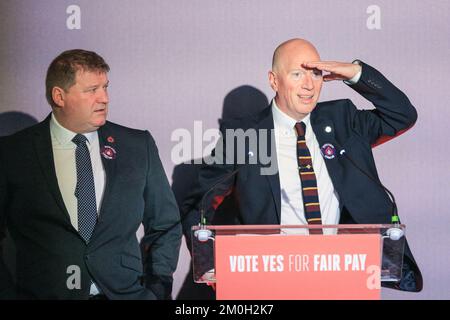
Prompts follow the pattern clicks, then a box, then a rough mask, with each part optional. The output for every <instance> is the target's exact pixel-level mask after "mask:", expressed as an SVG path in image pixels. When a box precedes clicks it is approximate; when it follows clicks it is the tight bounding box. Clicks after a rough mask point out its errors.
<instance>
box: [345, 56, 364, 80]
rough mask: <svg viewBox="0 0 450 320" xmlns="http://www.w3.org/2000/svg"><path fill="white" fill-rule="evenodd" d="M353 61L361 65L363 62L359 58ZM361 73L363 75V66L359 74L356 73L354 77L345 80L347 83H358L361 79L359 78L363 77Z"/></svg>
mask: <svg viewBox="0 0 450 320" xmlns="http://www.w3.org/2000/svg"><path fill="white" fill-rule="evenodd" d="M352 63H353V64H359V65H361V63H360V62H359V60H355V61H353V62H352ZM361 75H362V68H361V70H360V71H359V72H358V73H357V74H355V75H354V76H353V78H351V79H348V80H344V82H345V83H346V84H348V85H352V84H355V83H357V82H358V81H359V79H360V78H361Z"/></svg>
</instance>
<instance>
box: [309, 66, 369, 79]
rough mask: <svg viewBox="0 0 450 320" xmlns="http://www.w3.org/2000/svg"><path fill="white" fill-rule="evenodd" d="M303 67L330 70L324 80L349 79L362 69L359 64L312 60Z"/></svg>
mask: <svg viewBox="0 0 450 320" xmlns="http://www.w3.org/2000/svg"><path fill="white" fill-rule="evenodd" d="M303 67H305V68H308V69H314V68H315V69H318V70H321V71H324V72H328V74H325V75H324V76H323V81H333V80H349V79H351V78H353V77H354V76H355V75H356V74H357V73H358V72H359V71H361V66H360V65H359V64H353V63H348V62H338V61H310V62H306V63H304V64H303Z"/></svg>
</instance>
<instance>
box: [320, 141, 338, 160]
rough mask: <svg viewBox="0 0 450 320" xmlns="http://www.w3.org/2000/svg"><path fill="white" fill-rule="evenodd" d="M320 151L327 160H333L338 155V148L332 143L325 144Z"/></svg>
mask: <svg viewBox="0 0 450 320" xmlns="http://www.w3.org/2000/svg"><path fill="white" fill-rule="evenodd" d="M320 151H321V152H322V155H323V157H324V158H325V159H333V158H334V157H335V155H336V148H335V147H334V146H333V145H332V144H331V143H325V144H324V145H323V146H322V147H321V148H320Z"/></svg>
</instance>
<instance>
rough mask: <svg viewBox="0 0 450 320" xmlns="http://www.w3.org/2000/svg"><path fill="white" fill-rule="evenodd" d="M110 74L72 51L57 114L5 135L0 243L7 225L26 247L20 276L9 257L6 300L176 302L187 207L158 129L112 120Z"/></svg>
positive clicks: (52, 89)
mask: <svg viewBox="0 0 450 320" xmlns="http://www.w3.org/2000/svg"><path fill="white" fill-rule="evenodd" d="M108 71H109V66H108V65H107V64H106V62H105V61H104V60H103V58H102V57H100V56H99V55H97V54H96V53H95V52H90V51H85V50H70V51H65V52H63V53H62V54H60V55H59V56H58V57H57V58H55V60H54V61H53V62H52V63H51V64H50V66H49V68H48V72H47V78H46V97H47V100H48V102H49V103H50V105H51V106H52V113H51V114H50V115H49V116H48V117H47V118H46V119H45V120H44V121H43V122H41V123H39V124H37V125H35V126H32V127H30V128H28V129H25V130H23V131H20V132H18V133H16V134H14V135H12V136H8V137H3V138H1V139H0V239H2V238H3V235H4V231H5V230H6V229H8V231H9V233H10V235H11V237H12V239H13V241H14V243H15V246H16V249H17V262H16V265H17V267H16V269H17V270H16V272H15V274H16V278H15V279H13V278H11V277H10V276H8V274H9V273H8V272H7V270H6V268H5V265H4V262H3V261H2V260H1V259H0V297H1V298H7V299H8V298H9V299H14V298H19V299H88V298H91V299H101V298H103V299H168V298H170V295H171V290H172V281H173V277H172V276H173V272H174V271H175V268H176V265H177V260H178V254H179V246H180V240H181V227H180V224H179V212H178V208H177V205H176V202H175V198H174V196H173V194H172V191H171V189H170V186H169V184H168V181H167V178H166V175H165V173H164V170H163V167H162V164H161V161H160V159H159V156H158V151H157V147H156V144H155V142H154V140H153V138H152V136H151V135H150V133H149V132H148V131H140V130H135V129H130V128H126V127H123V126H120V125H117V124H114V123H111V122H108V121H106V116H107V112H108V102H109V99H108V92H107V87H108V83H109V81H108V77H107V72H108ZM141 223H142V224H143V227H144V231H145V235H144V237H143V239H142V241H143V244H144V246H145V247H146V248H148V252H147V253H146V254H145V257H146V259H145V261H143V259H142V255H141V249H140V246H139V242H138V239H137V237H136V232H137V230H138V227H139V226H140V224H141ZM0 244H1V243H0ZM0 249H1V246H0ZM0 256H1V250H0Z"/></svg>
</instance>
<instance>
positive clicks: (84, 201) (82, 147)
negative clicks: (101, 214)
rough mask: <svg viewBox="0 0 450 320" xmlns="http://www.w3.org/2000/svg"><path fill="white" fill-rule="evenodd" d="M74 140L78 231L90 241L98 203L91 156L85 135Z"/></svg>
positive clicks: (85, 239)
mask: <svg viewBox="0 0 450 320" xmlns="http://www.w3.org/2000/svg"><path fill="white" fill-rule="evenodd" d="M72 142H73V143H75V144H76V145H77V148H76V150H75V163H76V168H77V186H76V188H75V197H77V206H78V232H79V234H80V236H81V237H82V238H83V239H84V241H85V242H86V243H89V240H90V239H91V236H92V233H93V231H94V228H95V224H96V223H97V204H96V199H95V184H94V174H93V172H92V163H91V156H90V155H89V149H88V147H87V145H86V142H87V138H86V137H85V136H84V135H82V134H77V135H76V136H75V137H74V138H73V139H72Z"/></svg>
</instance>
